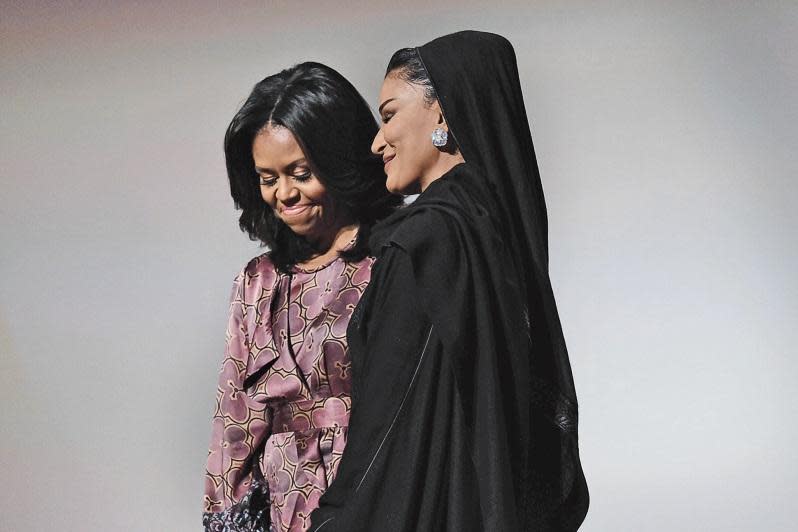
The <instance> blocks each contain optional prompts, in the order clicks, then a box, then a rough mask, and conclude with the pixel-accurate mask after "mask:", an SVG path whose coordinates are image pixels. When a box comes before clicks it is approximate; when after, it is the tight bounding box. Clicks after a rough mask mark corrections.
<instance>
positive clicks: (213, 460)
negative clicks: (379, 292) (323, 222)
mask: <svg viewBox="0 0 798 532" xmlns="http://www.w3.org/2000/svg"><path fill="white" fill-rule="evenodd" d="M372 263H373V259H370V258H367V259H364V260H362V261H359V262H345V261H344V260H342V259H340V258H339V259H335V260H333V261H332V262H330V263H329V264H327V265H325V266H322V267H320V268H317V269H314V270H302V269H299V268H294V270H293V272H292V273H291V274H285V273H280V272H277V271H275V268H274V265H273V264H272V263H271V261H270V260H269V259H268V257H267V256H266V255H265V254H264V255H261V256H259V257H256V258H255V259H253V260H252V261H250V263H249V264H247V266H246V267H245V268H244V270H243V271H242V272H241V273H240V274H239V275H238V276H237V277H236V280H235V282H234V284H233V293H232V295H231V298H230V301H231V302H230V320H229V322H228V327H227V335H226V349H225V356H224V360H223V362H222V366H221V371H220V374H219V385H218V389H217V397H216V410H215V412H214V417H213V421H212V435H211V443H210V450H209V452H208V463H207V474H206V477H205V514H204V523H205V529H206V530H214V531H216V530H219V531H222V530H224V531H247V532H254V531H261V530H263V531H265V530H272V531H304V530H307V529H308V528H309V526H310V513H311V512H312V511H313V510H314V509H315V508H316V507H317V506H318V501H319V497H320V496H321V495H322V493H324V490H325V489H326V488H327V486H328V485H329V484H330V482H332V479H333V478H334V477H335V472H336V471H337V469H338V463H339V461H340V459H341V455H342V454H343V449H344V446H345V445H346V437H347V426H348V422H349V414H350V410H351V400H350V392H351V374H350V362H349V350H348V348H347V345H346V327H347V325H348V323H349V319H350V317H351V316H352V311H353V310H354V308H355V306H356V305H357V303H358V301H359V300H360V296H361V295H362V294H363V290H365V288H366V285H367V284H368V282H369V279H370V277H371V265H372ZM267 503H268V504H269V506H270V508H263V506H264V505H266V504H267ZM258 505H260V506H261V507H258ZM264 510H265V511H264ZM269 523H270V524H269Z"/></svg>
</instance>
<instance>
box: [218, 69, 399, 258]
mask: <svg viewBox="0 0 798 532" xmlns="http://www.w3.org/2000/svg"><path fill="white" fill-rule="evenodd" d="M269 124H270V125H274V126H282V127H285V128H287V129H288V130H289V131H291V133H293V134H294V137H296V140H297V142H298V143H299V145H300V147H301V148H302V151H303V152H304V153H305V156H306V157H307V158H308V162H309V164H310V166H311V168H312V169H313V172H314V174H316V176H317V177H318V179H319V180H320V181H321V182H322V183H323V184H324V186H325V188H326V189H327V193H328V194H329V195H330V196H331V198H332V201H333V202H335V205H336V207H337V208H342V209H344V210H345V211H346V212H347V213H349V214H350V215H351V216H352V217H353V219H355V220H356V221H357V222H358V223H359V224H360V229H359V231H358V236H357V240H356V241H355V245H354V246H353V247H352V248H351V249H350V250H348V251H346V252H342V253H341V255H342V256H343V257H344V259H346V260H360V259H362V258H363V257H365V256H366V255H367V254H368V253H369V249H368V236H369V233H370V229H371V226H372V225H373V224H374V223H375V222H377V221H378V220H380V219H382V218H384V217H386V216H387V215H388V214H390V213H391V212H392V211H393V210H394V208H395V207H396V206H397V205H399V204H400V203H401V198H400V197H398V196H394V195H392V194H390V193H389V192H388V190H387V189H386V188H385V171H384V169H383V165H382V159H381V158H380V157H378V156H376V155H374V154H372V153H371V150H370V147H371V143H372V141H373V140H374V137H375V136H376V134H377V130H378V127H377V122H376V120H375V118H374V116H373V115H372V114H371V110H370V109H369V106H368V104H367V103H366V101H365V100H364V99H363V97H362V96H361V95H360V93H358V92H357V89H355V87H354V86H353V85H352V84H351V83H349V81H347V80H346V78H344V77H343V76H342V75H341V74H339V73H338V72H336V71H335V70H333V69H332V68H330V67H328V66H325V65H322V64H320V63H312V62H308V63H301V64H299V65H296V66H293V67H291V68H287V69H285V70H283V71H282V72H279V73H277V74H275V75H273V76H269V77H267V78H265V79H264V80H262V81H261V82H259V83H258V84H257V85H255V87H254V88H253V89H252V93H251V94H250V95H249V98H247V100H246V102H244V104H243V105H242V106H241V109H240V110H239V111H238V112H237V113H236V115H235V116H234V117H233V120H232V122H230V126H229V127H228V128H227V134H226V135H225V137H224V153H225V158H226V162H227V177H228V179H229V180H230V193H231V195H232V196H233V200H234V202H235V206H236V208H238V209H241V211H242V212H241V216H240V218H239V226H240V227H241V230H242V231H246V232H247V233H248V234H249V237H250V239H252V240H260V241H261V242H262V243H263V245H265V246H268V247H269V258H270V259H271V260H272V262H274V264H275V266H276V267H277V268H278V269H279V270H281V271H289V270H290V269H291V267H293V266H294V265H296V264H297V263H300V262H303V261H305V260H308V259H309V258H311V257H312V255H313V253H314V250H313V248H312V247H311V246H310V244H309V243H308V242H307V241H306V240H305V239H304V238H303V237H301V236H299V235H297V234H295V233H294V232H293V231H291V229H289V228H288V226H287V225H286V224H285V223H284V222H283V221H282V220H280V219H279V218H278V217H277V216H275V214H274V212H273V211H272V209H271V207H269V205H268V204H266V202H265V201H263V197H262V196H261V193H260V184H259V179H258V175H257V173H256V172H255V162H254V161H253V158H252V143H253V141H254V139H255V136H256V135H257V134H258V132H260V131H261V130H262V129H263V128H264V127H265V126H267V125H269Z"/></svg>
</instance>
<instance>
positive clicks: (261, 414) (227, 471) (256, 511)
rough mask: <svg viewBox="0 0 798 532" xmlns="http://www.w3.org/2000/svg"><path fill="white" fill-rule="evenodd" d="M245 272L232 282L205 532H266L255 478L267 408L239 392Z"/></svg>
mask: <svg viewBox="0 0 798 532" xmlns="http://www.w3.org/2000/svg"><path fill="white" fill-rule="evenodd" d="M246 282H247V274H246V272H241V273H240V274H239V275H238V276H237V277H236V279H235V282H234V283H233V293H232V296H231V298H230V319H229V321H228V325H227V334H226V346H225V355H224V360H223V362H222V367H221V371H220V374H219V384H218V388H217V394H216V407H215V411H214V415H213V421H212V433H211V442H210V450H209V451H208V462H207V469H206V475H205V497H204V503H205V504H204V514H203V524H204V526H205V530H206V531H221V530H225V531H230V532H235V531H241V532H244V531H246V532H256V531H266V530H268V528H269V511H270V508H269V493H268V486H267V485H266V482H265V481H264V479H263V476H262V474H261V473H260V467H259V463H258V462H259V460H260V452H261V450H262V449H263V444H264V442H265V441H266V439H267V438H268V437H269V435H270V433H271V417H270V414H269V411H268V409H267V408H266V405H265V404H264V403H262V402H258V401H255V400H253V399H252V397H250V396H249V395H248V394H247V391H246V390H245V389H244V386H243V382H244V378H245V377H246V371H247V359H248V357H249V343H250V342H249V337H250V335H249V334H248V331H247V328H246V324H245V320H244V314H245V299H244V293H245V291H244V289H245V286H246Z"/></svg>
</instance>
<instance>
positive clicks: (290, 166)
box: [255, 157, 308, 173]
mask: <svg viewBox="0 0 798 532" xmlns="http://www.w3.org/2000/svg"><path fill="white" fill-rule="evenodd" d="M300 164H308V161H307V159H305V158H304V157H302V158H299V159H297V160H296V161H294V162H291V163H288V164H287V165H285V168H286V169H290V170H293V169H294V168H296V167H297V166H299V165H300ZM255 171H256V172H258V173H269V172H274V170H272V169H271V168H261V167H260V166H256V167H255Z"/></svg>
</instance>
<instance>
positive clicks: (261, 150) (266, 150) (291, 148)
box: [252, 126, 305, 168]
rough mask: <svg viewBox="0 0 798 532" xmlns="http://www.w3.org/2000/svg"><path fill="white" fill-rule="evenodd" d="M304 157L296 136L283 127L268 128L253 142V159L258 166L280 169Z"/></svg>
mask: <svg viewBox="0 0 798 532" xmlns="http://www.w3.org/2000/svg"><path fill="white" fill-rule="evenodd" d="M304 156H305V154H304V152H303V151H302V147H301V146H300V145H299V143H298V142H297V140H296V137H295V136H294V134H293V133H292V132H291V131H290V130H289V129H287V128H285V127H282V126H268V127H266V128H264V129H262V130H261V131H259V132H258V134H257V135H255V138H254V139H253V141H252V158H253V159H254V160H255V165H256V166H260V167H263V168H267V167H280V166H282V165H285V164H290V163H293V162H294V161H296V160H297V159H302V158H303V157H304Z"/></svg>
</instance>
